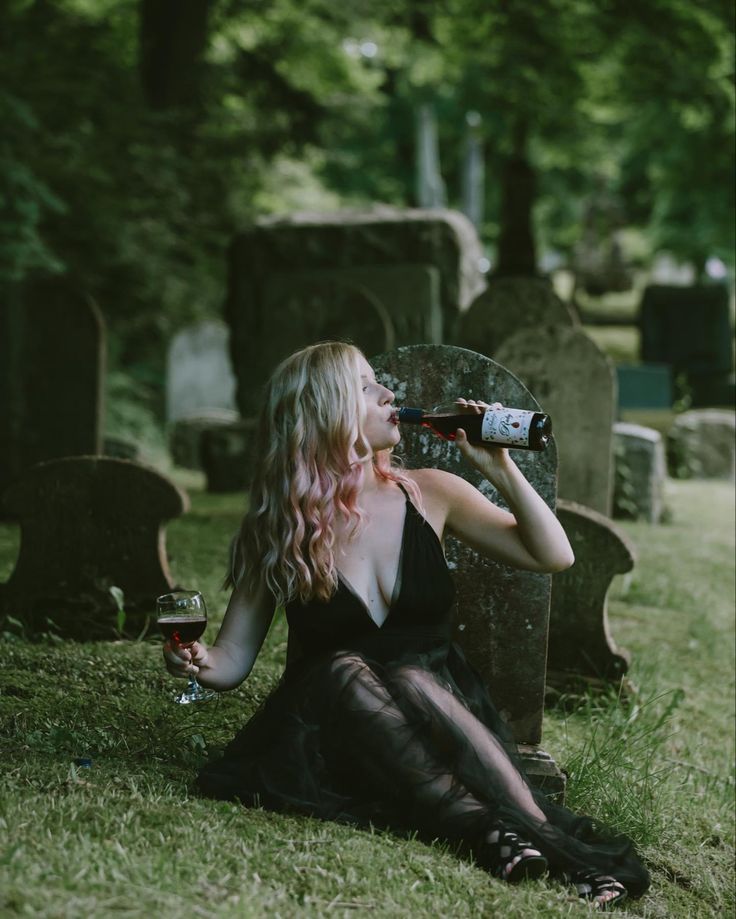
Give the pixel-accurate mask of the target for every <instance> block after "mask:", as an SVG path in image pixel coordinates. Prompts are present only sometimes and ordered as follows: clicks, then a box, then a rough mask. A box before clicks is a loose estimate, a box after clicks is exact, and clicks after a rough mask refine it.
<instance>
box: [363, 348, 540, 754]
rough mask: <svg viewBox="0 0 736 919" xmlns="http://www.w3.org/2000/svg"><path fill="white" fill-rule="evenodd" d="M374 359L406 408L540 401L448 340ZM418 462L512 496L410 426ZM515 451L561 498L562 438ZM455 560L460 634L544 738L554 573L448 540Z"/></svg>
mask: <svg viewBox="0 0 736 919" xmlns="http://www.w3.org/2000/svg"><path fill="white" fill-rule="evenodd" d="M370 362H371V364H372V365H373V367H374V369H375V371H376V377H377V379H379V380H380V381H381V382H382V383H383V384H384V385H386V386H388V387H389V388H390V389H392V390H393V391H394V393H395V394H396V401H397V404H403V405H415V406H419V407H422V408H431V407H432V406H434V405H436V404H439V403H442V402H448V401H451V400H454V399H456V398H458V397H461V396H462V397H465V398H472V399H479V400H483V401H486V402H493V401H500V402H503V403H504V404H505V405H511V406H514V407H517V408H524V409H532V410H534V409H538V408H539V406H538V404H537V402H536V400H535V399H534V397H533V396H532V395H531V393H530V392H529V391H528V390H527V389H526V388H525V387H524V385H523V384H522V383H521V382H520V380H518V379H517V378H516V377H515V376H514V375H513V374H511V373H510V372H509V371H508V370H506V368H504V367H502V366H500V365H499V364H497V363H496V362H495V361H492V360H491V359H490V358H488V357H485V356H484V355H482V354H477V353H476V352H474V351H468V350H466V349H464V348H456V347H453V346H449V345H435V346H432V345H414V346H408V347H404V348H397V349H396V350H394V351H392V352H389V353H387V354H381V355H378V356H377V357H371V358H370ZM396 453H397V455H399V456H401V458H402V459H403V461H404V464H405V466H407V467H409V468H421V467H435V468H439V469H444V470H446V471H448V472H453V473H456V474H460V475H462V476H463V478H466V479H467V480H468V481H470V482H472V483H473V484H474V485H475V486H476V487H477V488H479V490H480V491H481V492H482V493H483V494H485V495H487V496H488V497H489V498H490V499H491V500H493V501H494V502H495V503H497V504H499V505H500V506H502V507H504V506H505V502H504V500H503V498H502V496H501V495H500V494H498V493H497V492H496V490H495V489H494V488H493V486H492V485H491V484H490V483H489V482H488V481H486V480H485V479H483V477H482V476H481V475H480V473H478V472H477V471H476V470H475V469H474V468H473V467H471V466H469V465H467V464H465V462H464V461H463V460H462V458H461V456H460V452H459V450H458V449H457V447H456V446H455V445H454V444H452V443H449V442H447V441H444V440H441V439H439V438H438V437H435V436H434V435H433V434H431V433H430V432H429V431H427V430H426V429H424V428H415V427H413V426H411V425H405V426H404V427H403V428H402V440H401V443H400V444H399V445H398V446H397V448H396ZM512 456H513V458H514V460H515V461H516V462H517V464H518V465H519V467H520V468H521V470H522V471H523V472H524V474H525V476H526V477H527V479H528V480H529V481H530V482H531V484H532V485H533V487H534V488H535V489H536V490H537V492H538V493H539V494H540V495H541V496H542V498H543V500H544V501H545V502H546V503H547V504H548V505H549V506H550V507H552V508H554V504H555V486H556V469H557V452H556V449H555V444H554V441H552V443H551V444H550V445H549V447H548V448H547V449H546V450H545V451H543V452H541V453H532V452H530V451H522V450H513V451H512ZM446 556H447V561H448V565H449V567H450V569H451V570H453V574H454V575H455V583H456V586H457V591H458V597H457V614H456V621H455V637H456V639H457V641H458V642H459V644H460V645H461V646H462V647H463V648H464V650H465V653H466V654H467V656H468V658H469V660H470V661H471V663H473V664H474V666H475V667H476V669H477V670H478V671H479V673H480V674H481V675H482V676H483V678H484V679H485V680H486V682H487V684H488V685H489V687H490V689H491V694H492V697H493V698H494V700H495V701H496V703H497V705H498V708H499V711H500V713H501V715H502V717H503V718H505V720H506V721H507V722H508V723H509V724H510V725H511V728H512V730H513V732H514V735H515V737H516V739H517V740H518V741H520V742H528V743H538V742H539V739H540V737H541V724H542V712H543V707H544V673H545V660H546V647H547V626H548V612H549V597H550V577H549V575H544V574H535V573H533V572H529V571H520V570H518V569H515V568H511V567H509V566H507V565H503V564H501V563H499V562H495V561H491V560H490V559H487V558H485V557H484V556H481V555H479V554H478V553H476V552H474V551H473V550H472V549H470V548H469V547H468V546H466V545H465V544H464V543H461V542H460V541H458V540H456V539H454V538H453V537H452V536H449V537H448V539H447V545H446Z"/></svg>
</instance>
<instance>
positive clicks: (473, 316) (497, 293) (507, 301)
mask: <svg viewBox="0 0 736 919" xmlns="http://www.w3.org/2000/svg"><path fill="white" fill-rule="evenodd" d="M576 324H577V319H576V317H575V314H574V313H573V311H572V310H571V309H570V307H569V306H568V305H567V304H566V303H564V302H563V301H562V300H561V299H560V298H559V297H558V296H557V294H556V293H555V292H554V289H553V287H552V285H551V283H550V282H549V281H547V280H545V279H544V278H515V277H506V278H495V279H491V280H490V281H489V282H488V287H487V289H486V290H485V291H484V292H483V293H482V294H480V296H479V297H476V299H475V300H474V301H473V302H472V303H471V304H470V308H469V309H468V310H467V311H466V312H463V313H461V314H460V316H459V318H458V322H457V329H456V332H455V336H454V344H456V345H458V346H459V347H461V348H470V349H471V350H473V351H477V352H479V353H480V354H485V355H487V356H488V357H493V356H494V355H495V354H496V353H497V351H498V349H499V348H500V347H501V345H502V344H503V343H504V342H505V341H506V339H508V338H510V337H511V336H512V335H513V334H514V333H515V332H517V331H519V330H520V329H536V328H540V327H542V326H550V325H562V326H573V325H576Z"/></svg>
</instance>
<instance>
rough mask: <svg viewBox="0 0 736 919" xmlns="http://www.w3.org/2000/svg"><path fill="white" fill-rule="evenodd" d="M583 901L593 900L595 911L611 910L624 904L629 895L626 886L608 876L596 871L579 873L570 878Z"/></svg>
mask: <svg viewBox="0 0 736 919" xmlns="http://www.w3.org/2000/svg"><path fill="white" fill-rule="evenodd" d="M570 880H571V882H572V883H573V884H574V885H575V890H577V892H578V896H579V897H580V898H581V899H582V900H591V901H592V902H593V906H594V907H595V909H600V910H604V909H611V908H612V907H613V906H615V905H617V904H619V903H623V901H624V900H625V899H626V896H627V893H626V888H625V887H624V885H623V884H622V883H621V882H620V881H617V880H616V878H614V877H611V876H610V875H608V874H596V873H595V869H592V870H590V871H578V872H576V873H575V874H573V875H572V876H571V878H570Z"/></svg>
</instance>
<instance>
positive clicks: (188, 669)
mask: <svg viewBox="0 0 736 919" xmlns="http://www.w3.org/2000/svg"><path fill="white" fill-rule="evenodd" d="M163 652H164V661H165V663H166V669H167V670H168V671H169V673H171V674H172V675H173V676H182V677H185V676H189V674H190V673H195V674H196V673H197V672H198V670H199V668H198V667H195V666H194V664H192V652H191V650H190V649H189V648H185V647H183V646H182V645H180V644H177V643H176V642H171V641H167V642H165V643H164V646H163Z"/></svg>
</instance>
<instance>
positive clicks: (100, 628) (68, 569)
mask: <svg viewBox="0 0 736 919" xmlns="http://www.w3.org/2000/svg"><path fill="white" fill-rule="evenodd" d="M3 503H4V505H5V506H6V508H7V509H8V511H9V512H10V513H11V514H12V515H13V516H15V517H16V518H17V519H18V520H19V522H20V528H21V542H20V552H19V555H18V559H17V562H16V565H15V569H14V571H13V573H12V574H11V576H10V579H9V580H8V581H7V582H6V583H5V584H2V585H0V611H1V612H2V613H5V614H9V615H12V616H14V617H15V618H16V619H19V620H20V621H22V622H23V623H24V626H25V627H26V630H27V631H28V632H29V633H34V632H38V631H48V630H49V626H48V625H47V620H49V619H50V620H51V621H52V622H53V631H55V632H56V633H57V634H58V635H60V636H62V637H64V638H76V639H80V640H94V639H97V638H116V637H119V633H118V629H117V625H118V623H117V607H116V604H115V602H114V600H113V597H112V595H111V594H110V587H113V586H114V587H118V588H120V589H121V590H122V591H123V594H124V598H125V612H126V621H125V628H124V634H126V635H127V636H129V637H134V636H136V635H138V634H139V633H140V632H141V631H142V630H143V629H144V628H145V627H146V622H147V619H148V617H149V615H153V613H154V610H155V598H156V597H157V596H159V595H160V594H162V593H166V592H167V591H169V590H171V589H172V588H173V587H175V586H176V585H175V584H174V581H173V578H172V576H171V573H170V571H169V567H168V561H167V555H166V541H165V531H164V521H166V520H170V519H172V518H173V517H177V516H178V515H180V514H181V513H183V512H184V511H185V510H187V509H188V506H189V502H188V498H187V496H186V494H185V493H184V492H182V491H181V490H180V489H179V488H177V487H176V486H175V485H174V484H173V483H172V482H170V481H169V480H168V479H167V478H165V477H164V476H162V475H160V474H159V473H158V472H155V471H154V470H153V469H148V468H147V467H144V466H139V465H138V464H136V463H132V462H129V461H127V460H121V459H113V458H110V457H102V456H81V457H67V458H64V459H57V460H50V461H48V462H45V463H38V464H37V465H35V466H32V467H31V468H30V469H28V470H26V472H25V473H24V475H23V476H22V477H21V478H20V479H18V480H16V481H15V482H14V484H13V485H12V486H11V487H10V488H9V489H8V490H7V491H6V492H5V495H4V496H3Z"/></svg>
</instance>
